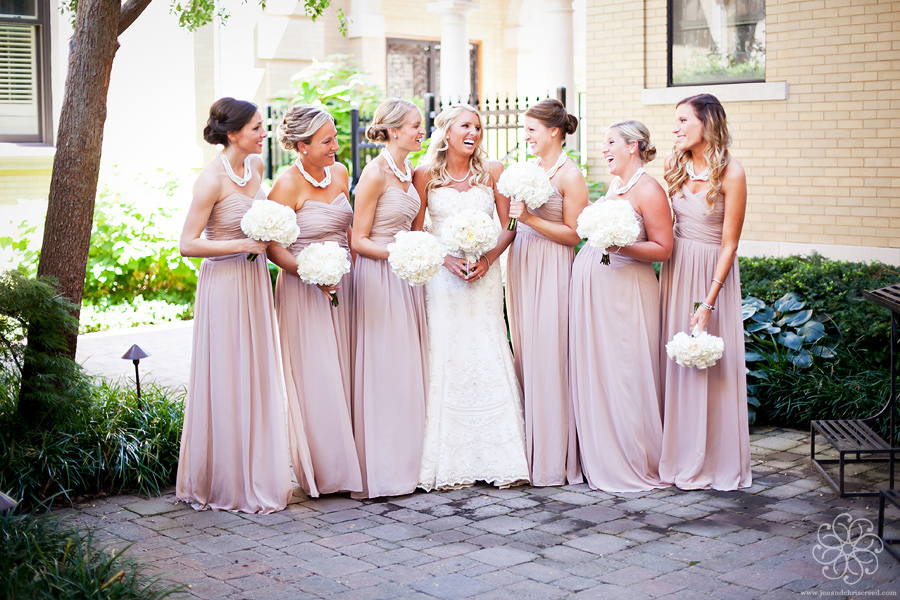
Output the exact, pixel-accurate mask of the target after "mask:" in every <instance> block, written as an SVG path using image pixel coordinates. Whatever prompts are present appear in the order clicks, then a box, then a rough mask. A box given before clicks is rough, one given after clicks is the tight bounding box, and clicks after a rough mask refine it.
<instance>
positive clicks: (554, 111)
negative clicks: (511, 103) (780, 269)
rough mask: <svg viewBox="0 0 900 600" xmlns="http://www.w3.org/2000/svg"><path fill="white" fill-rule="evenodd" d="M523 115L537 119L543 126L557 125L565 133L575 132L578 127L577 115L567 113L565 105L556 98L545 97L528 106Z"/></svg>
mask: <svg viewBox="0 0 900 600" xmlns="http://www.w3.org/2000/svg"><path fill="white" fill-rule="evenodd" d="M525 116H526V117H532V118H535V119H537V120H538V121H540V122H541V123H543V124H544V127H547V128H550V127H557V128H559V130H560V131H561V132H563V133H564V134H566V135H569V134H572V133H575V130H576V129H577V128H578V117H576V116H575V115H570V114H569V113H567V112H566V107H565V105H564V104H563V103H562V102H560V101H559V100H557V99H556V98H545V99H543V100H541V101H540V102H538V103H537V104H535V105H533V106H529V107H528V110H526V111H525Z"/></svg>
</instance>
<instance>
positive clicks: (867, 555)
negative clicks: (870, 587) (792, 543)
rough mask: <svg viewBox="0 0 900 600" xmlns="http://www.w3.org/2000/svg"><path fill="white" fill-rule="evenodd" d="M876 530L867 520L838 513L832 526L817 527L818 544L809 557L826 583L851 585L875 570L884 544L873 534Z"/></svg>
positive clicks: (826, 524)
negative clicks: (830, 580) (837, 581)
mask: <svg viewBox="0 0 900 600" xmlns="http://www.w3.org/2000/svg"><path fill="white" fill-rule="evenodd" d="M874 530H875V527H874V526H873V525H872V522H871V521H869V520H868V519H854V518H853V516H852V515H850V513H841V514H839V515H838V516H836V517H835V518H834V521H832V522H831V523H824V524H822V525H819V531H818V534H817V537H818V543H817V544H816V545H815V546H813V550H812V555H813V558H814V559H816V562H818V563H819V564H820V565H822V574H823V575H824V576H825V577H827V578H828V579H841V580H842V581H843V582H844V583H846V584H847V585H853V584H855V583H857V582H859V580H860V579H862V578H863V575H871V574H873V573H874V572H875V571H877V570H878V554H879V553H880V552H881V551H882V550H884V542H883V541H881V538H879V537H878V536H877V535H875V534H874V533H872V532H873V531H874Z"/></svg>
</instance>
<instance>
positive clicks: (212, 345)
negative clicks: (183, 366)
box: [175, 254, 292, 513]
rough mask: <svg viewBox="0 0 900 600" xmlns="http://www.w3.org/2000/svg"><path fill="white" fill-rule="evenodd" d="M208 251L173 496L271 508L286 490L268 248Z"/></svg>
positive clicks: (221, 505) (218, 505)
mask: <svg viewBox="0 0 900 600" xmlns="http://www.w3.org/2000/svg"><path fill="white" fill-rule="evenodd" d="M246 256H247V255H246V254H239V255H234V256H227V257H217V258H215V259H205V260H204V261H203V263H202V265H201V267H200V275H199V278H198V281H197V299H196V303H195V305H194V335H193V349H192V352H193V354H192V357H191V375H190V382H189V384H188V397H187V401H186V403H185V407H184V430H183V432H182V438H181V451H180V454H179V458H178V476H177V481H176V485H175V497H176V498H177V499H178V500H183V501H186V502H190V503H191V504H192V505H193V506H194V507H195V508H198V509H205V508H211V509H215V510H232V511H242V512H248V513H270V512H273V511H277V510H281V509H283V508H284V507H285V506H286V505H287V502H288V500H289V499H290V497H291V491H292V490H291V476H290V466H289V465H288V442H287V427H286V418H285V410H284V387H283V383H282V373H281V361H280V359H279V353H278V333H277V324H276V322H275V311H274V310H273V307H272V284H271V280H270V279H269V273H268V269H267V268H266V261H265V257H262V258H257V259H256V260H255V261H252V262H251V261H248V260H247V258H246Z"/></svg>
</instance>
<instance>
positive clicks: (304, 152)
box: [303, 150, 634, 154]
mask: <svg viewBox="0 0 900 600" xmlns="http://www.w3.org/2000/svg"><path fill="white" fill-rule="evenodd" d="M303 154H306V150H304V151H303ZM632 154H634V153H632Z"/></svg>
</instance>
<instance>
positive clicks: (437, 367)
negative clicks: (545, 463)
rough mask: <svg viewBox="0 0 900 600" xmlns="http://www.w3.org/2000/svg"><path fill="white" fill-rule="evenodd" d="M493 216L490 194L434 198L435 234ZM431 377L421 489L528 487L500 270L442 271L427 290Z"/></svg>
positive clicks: (443, 193) (436, 194) (438, 192)
mask: <svg viewBox="0 0 900 600" xmlns="http://www.w3.org/2000/svg"><path fill="white" fill-rule="evenodd" d="M472 209H476V210H480V211H484V212H485V213H486V214H488V215H491V216H493V214H494V196H493V193H492V192H491V191H490V190H489V189H486V188H480V187H475V188H472V189H469V190H466V191H464V192H460V191H457V190H455V189H453V188H437V189H434V190H431V191H430V192H429V193H428V212H429V215H430V217H431V226H432V231H433V233H434V234H435V235H436V236H437V237H438V238H440V237H441V232H442V227H443V225H444V223H445V221H446V219H447V218H448V217H451V216H453V215H455V214H458V213H460V212H463V211H467V210H472ZM425 310H426V314H427V317H428V318H427V321H428V350H429V360H428V362H429V365H430V367H429V368H430V377H429V386H428V396H427V402H426V412H425V441H424V449H423V455H422V466H421V469H420V471H419V487H421V488H424V489H425V490H432V489H445V488H454V487H460V486H465V485H470V484H472V483H475V481H486V482H488V483H491V484H494V485H497V486H505V485H510V484H513V483H516V482H521V481H527V480H528V463H527V461H526V458H525V425H524V420H523V417H522V392H521V390H520V389H519V383H518V380H517V379H516V374H515V367H514V366H513V361H512V354H511V352H510V349H509V342H508V341H507V336H506V325H505V324H504V320H503V284H502V281H501V277H500V266H499V265H498V264H496V263H495V264H494V265H493V266H492V267H491V268H490V270H489V271H488V273H487V275H486V276H485V277H483V278H482V279H480V280H478V281H474V282H472V283H467V282H465V281H463V280H462V279H460V278H459V277H457V276H456V275H453V274H452V273H451V272H450V271H449V270H447V269H445V268H442V269H441V270H440V271H439V272H438V274H437V275H436V276H435V277H434V278H433V279H432V280H431V281H430V282H429V283H428V284H427V285H426V288H425Z"/></svg>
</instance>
